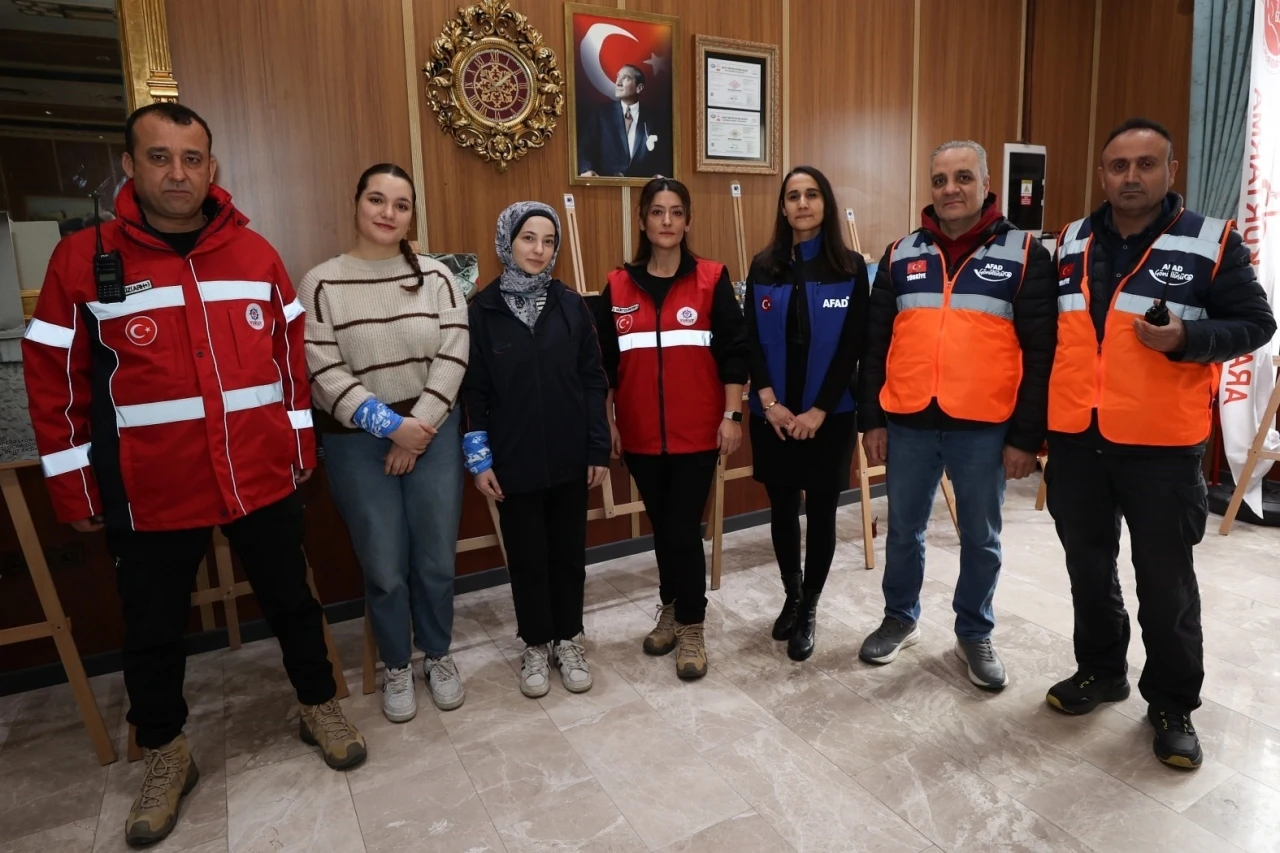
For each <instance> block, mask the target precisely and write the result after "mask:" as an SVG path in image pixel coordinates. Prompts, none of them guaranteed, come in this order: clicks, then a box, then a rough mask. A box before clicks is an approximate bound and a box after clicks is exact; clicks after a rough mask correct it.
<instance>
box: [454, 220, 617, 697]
mask: <svg viewBox="0 0 1280 853" xmlns="http://www.w3.org/2000/svg"><path fill="white" fill-rule="evenodd" d="M494 243H495V245H496V247H497V251H498V258H499V259H501V261H502V265H503V270H502V275H501V276H499V277H498V278H497V279H495V280H494V281H492V282H490V283H489V286H488V287H486V288H485V289H484V290H482V291H481V292H480V294H479V295H478V296H476V298H475V300H474V301H473V302H472V303H471V308H470V314H469V321H470V325H471V358H470V360H469V364H468V368H467V376H466V379H465V380H464V381H463V384H462V399H463V404H464V407H465V411H466V427H465V432H466V435H465V436H464V438H463V452H464V454H465V456H466V464H467V470H469V471H470V472H471V473H472V474H473V475H474V476H475V484H476V488H477V489H479V490H480V492H481V493H482V494H484V495H485V497H488V498H492V499H493V500H495V501H497V504H498V515H499V518H500V520H501V527H502V538H503V543H504V544H505V545H506V549H507V570H508V572H509V573H510V575H511V594H512V597H513V598H514V599H515V607H516V624H517V629H518V632H519V635H520V638H521V639H522V640H524V642H525V651H524V660H523V662H522V665H521V668H520V691H521V692H522V693H524V695H526V696H529V697H531V698H537V697H539V696H545V695H546V694H547V691H548V690H550V688H551V679H550V668H551V666H553V665H555V666H558V667H559V669H560V680H561V682H562V683H563V684H564V687H565V689H566V690H569V691H571V692H574V693H582V692H583V691H586V690H589V689H591V669H590V668H589V667H588V665H587V658H586V649H585V648H584V643H583V638H582V636H581V634H582V597H583V585H584V584H585V582H586V577H587V574H586V553H585V552H586V547H587V491H588V490H589V489H590V488H592V487H594V486H598V485H600V483H602V482H603V481H604V477H605V472H606V471H607V470H608V465H609V422H608V420H607V419H606V416H605V396H606V394H607V393H608V391H609V381H608V379H607V378H606V376H605V373H604V370H603V369H602V368H601V366H600V345H599V343H598V342H597V340H596V329H595V324H594V322H593V320H592V317H591V312H590V310H589V309H588V308H587V304H586V302H585V301H584V300H583V298H582V297H581V296H579V295H578V294H577V293H575V292H574V291H572V290H570V289H569V288H568V287H566V286H565V285H564V284H563V283H562V282H560V281H559V280H557V279H554V278H552V277H551V269H552V267H553V266H554V265H555V261H556V254H557V252H558V250H559V248H560V220H559V218H558V217H557V216H556V213H555V211H554V210H552V209H551V208H550V207H548V206H547V205H545V204H541V203H539V202H534V201H525V202H519V203H517V204H513V205H511V206H510V207H508V208H507V209H506V210H504V211H503V212H502V214H501V215H500V216H499V217H498V231H497V235H496V237H495V239H494Z"/></svg>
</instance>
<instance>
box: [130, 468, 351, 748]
mask: <svg viewBox="0 0 1280 853" xmlns="http://www.w3.org/2000/svg"><path fill="white" fill-rule="evenodd" d="M222 530H223V532H224V533H226V534H227V539H228V540H230V542H231V547H232V548H234V549H235V552H236V554H237V555H238V556H239V557H240V564H241V566H243V567H244V572H245V574H246V575H247V576H248V579H249V583H250V585H251V586H252V587H253V591H254V594H255V595H256V596H257V597H258V605H259V607H261V608H262V613H263V616H265V617H266V620H267V624H268V625H270V626H271V630H272V632H274V633H275V635H276V637H278V638H279V640H280V649H281V651H282V652H284V668H285V671H286V672H287V673H288V674H289V681H290V682H292V683H293V687H294V690H296V691H297V695H298V701H299V702H301V703H302V704H304V705H319V704H321V703H322V702H327V701H329V700H330V699H332V698H333V697H334V695H335V694H336V693H337V691H338V688H337V685H336V684H335V683H334V680H333V669H332V667H331V666H330V664H329V654H328V650H327V649H326V648H325V644H324V629H323V627H322V623H321V617H322V615H323V614H322V612H321V610H320V604H319V602H317V601H316V600H315V597H314V596H312V594H311V589H310V588H309V587H308V586H307V562H306V558H305V557H304V556H303V554H302V500H301V498H300V497H299V496H298V495H297V494H296V493H295V494H293V495H290V496H289V497H287V498H285V499H284V500H282V501H279V502H277V503H274V504H271V505H270V506H265V507H263V508H261V509H258V510H255V511H254V512H251V513H249V514H248V515H246V516H245V517H244V518H241V519H239V520H237V521H234V522H232V523H231V524H228V525H225V526H224V527H223V528H222ZM212 533H213V528H211V527H199V528H195V529H192V530H167V531H160V532H139V531H135V530H108V531H107V547H108V548H109V549H110V551H111V554H112V556H114V557H115V558H116V584H117V589H118V590H119V592H120V599H121V602H122V603H123V605H124V624H125V629H124V649H123V651H122V654H121V657H122V659H123V663H124V686H125V689H126V690H127V691H128V694H129V714H128V720H129V722H130V723H132V724H133V725H134V726H136V727H137V730H138V733H137V737H138V745H139V746H143V747H151V748H155V747H160V746H164V745H165V744H166V743H168V742H169V741H171V740H173V739H174V738H175V737H177V736H178V735H179V734H180V733H181V732H182V727H183V726H184V725H185V724H186V722H187V703H186V701H185V700H184V699H183V698H182V679H183V675H184V674H185V671H186V663H187V659H186V652H185V651H184V650H183V648H182V635H183V634H184V633H185V632H186V628H187V623H188V622H189V621H190V619H191V590H192V588H193V587H194V585H195V576H196V569H197V568H198V567H199V565H200V560H201V559H202V558H203V557H204V555H205V551H206V550H207V549H208V547H209V539H210V537H211V536H212Z"/></svg>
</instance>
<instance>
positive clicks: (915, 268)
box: [907, 261, 929, 275]
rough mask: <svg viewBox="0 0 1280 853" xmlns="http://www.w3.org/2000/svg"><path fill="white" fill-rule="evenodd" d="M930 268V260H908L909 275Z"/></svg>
mask: <svg viewBox="0 0 1280 853" xmlns="http://www.w3.org/2000/svg"><path fill="white" fill-rule="evenodd" d="M928 269H929V262H928V261H908V262H907V275H915V274H916V273H922V272H927V271H928Z"/></svg>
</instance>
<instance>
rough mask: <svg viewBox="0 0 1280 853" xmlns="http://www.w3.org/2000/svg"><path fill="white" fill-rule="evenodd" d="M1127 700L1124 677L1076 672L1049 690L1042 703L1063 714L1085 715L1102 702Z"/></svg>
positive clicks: (1125, 679)
mask: <svg viewBox="0 0 1280 853" xmlns="http://www.w3.org/2000/svg"><path fill="white" fill-rule="evenodd" d="M1128 698H1129V679H1128V678H1126V677H1125V676H1123V675H1121V676H1098V675H1088V674H1086V673H1084V672H1077V673H1076V674H1075V675H1073V676H1071V677H1070V678H1068V679H1067V680H1066V681H1059V682H1058V683H1057V684H1055V685H1053V686H1052V687H1050V688H1049V693H1048V695H1047V696H1045V697H1044V701H1046V702H1048V703H1049V707H1051V708H1054V709H1056V710H1059V711H1061V712H1062V713H1064V714H1087V713H1089V712H1090V711H1092V710H1093V709H1094V708H1096V707H1098V705H1100V704H1101V703H1103V702H1123V701H1124V700H1126V699H1128Z"/></svg>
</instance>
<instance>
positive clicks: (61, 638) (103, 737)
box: [0, 461, 116, 764]
mask: <svg viewBox="0 0 1280 853" xmlns="http://www.w3.org/2000/svg"><path fill="white" fill-rule="evenodd" d="M38 464H39V463H38V462H34V461H32V462H5V463H0V491H3V494H4V500H5V504H6V505H7V506H8V507H9V518H10V519H12V520H13V529H14V532H16V533H17V534H18V543H19V544H20V545H21V546H22V556H23V557H25V558H26V561H27V570H28V571H29V572H30V574H31V582H32V584H34V585H35V588H36V596H37V597H38V598H39V599H40V609H41V610H42V611H43V612H44V621H43V622H32V623H31V624H30V625H20V626H18V627H16V628H4V629H0V646H7V645H10V644H12V643H22V642H25V641H27V640H36V639H39V638H41V637H51V638H52V639H53V644H54V645H55V646H56V647H57V649H58V657H59V658H61V660H62V668H63V669H64V670H66V673H67V681H68V682H69V683H70V684H71V692H72V695H74V696H75V700H76V706H77V707H78V708H79V709H80V717H81V719H83V720H84V727H85V730H86V731H88V733H89V740H90V742H91V743H92V744H93V749H94V752H96V753H97V754H98V761H99V762H101V763H102V764H110V763H112V762H113V761H115V760H116V750H115V747H114V746H112V744H111V736H110V735H108V734H107V727H106V726H105V725H103V722H102V712H101V711H100V710H99V709H98V700H97V699H95V698H94V696H93V689H92V688H91V687H90V686H89V679H88V678H87V677H86V676H85V672H84V663H83V662H82V661H81V660H80V653H79V651H77V650H76V641H75V638H74V637H72V635H71V620H69V619H68V618H67V616H66V614H65V613H64V612H63V610H62V601H61V600H60V599H59V598H58V588H57V586H55V585H54V583H53V576H52V575H50V574H49V564H48V562H46V560H45V558H44V548H42V547H41V545H40V538H39V537H38V536H37V535H36V527H35V524H34V523H33V522H32V520H31V510H30V509H29V508H28V507H27V499H26V497H25V496H24V495H23V494H22V485H21V483H19V482H18V471H17V469H18V468H30V467H34V466H36V465H38Z"/></svg>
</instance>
